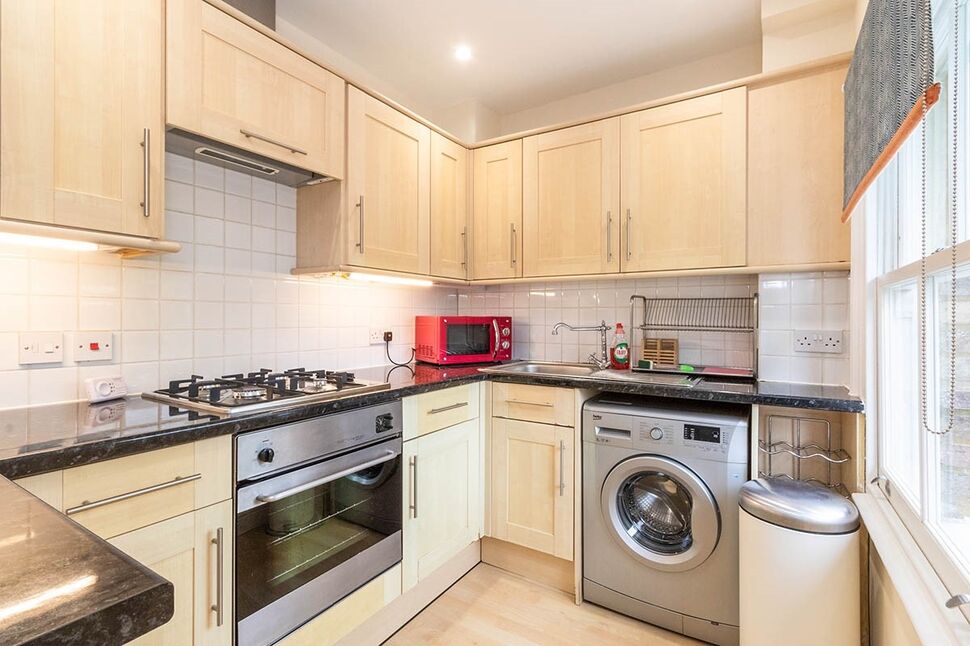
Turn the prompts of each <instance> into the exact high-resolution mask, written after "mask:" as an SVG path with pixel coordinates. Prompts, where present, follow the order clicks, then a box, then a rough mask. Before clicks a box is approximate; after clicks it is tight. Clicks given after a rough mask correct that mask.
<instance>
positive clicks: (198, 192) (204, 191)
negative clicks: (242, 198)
mask: <svg viewBox="0 0 970 646" xmlns="http://www.w3.org/2000/svg"><path fill="white" fill-rule="evenodd" d="M224 197H225V196H224V194H223V193H222V192H221V191H213V190H212V189H209V188H201V187H198V186H197V187H196V188H195V214H196V215H202V216H205V217H207V218H222V217H223V216H224V209H225V200H224Z"/></svg>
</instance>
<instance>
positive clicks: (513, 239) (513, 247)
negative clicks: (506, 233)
mask: <svg viewBox="0 0 970 646" xmlns="http://www.w3.org/2000/svg"><path fill="white" fill-rule="evenodd" d="M509 226H511V227H512V235H511V236H510V239H511V241H512V266H513V267H515V262H516V258H515V223H512V224H510V225H509Z"/></svg>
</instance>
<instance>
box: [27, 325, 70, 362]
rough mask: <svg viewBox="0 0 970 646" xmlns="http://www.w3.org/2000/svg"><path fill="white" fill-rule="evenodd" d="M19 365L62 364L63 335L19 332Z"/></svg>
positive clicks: (57, 333) (59, 333) (58, 333)
mask: <svg viewBox="0 0 970 646" xmlns="http://www.w3.org/2000/svg"><path fill="white" fill-rule="evenodd" d="M19 340H20V353H19V354H20V359H19V361H20V365H22V366H29V365H34V364H38V363H62V362H63V361H64V334H63V333H61V332H21V333H20V339H19Z"/></svg>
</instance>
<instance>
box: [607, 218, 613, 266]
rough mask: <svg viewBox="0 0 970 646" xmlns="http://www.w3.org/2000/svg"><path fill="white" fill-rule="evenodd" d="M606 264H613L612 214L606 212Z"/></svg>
mask: <svg viewBox="0 0 970 646" xmlns="http://www.w3.org/2000/svg"><path fill="white" fill-rule="evenodd" d="M606 262H607V263H611V262H613V214H612V213H611V212H610V211H607V212H606Z"/></svg>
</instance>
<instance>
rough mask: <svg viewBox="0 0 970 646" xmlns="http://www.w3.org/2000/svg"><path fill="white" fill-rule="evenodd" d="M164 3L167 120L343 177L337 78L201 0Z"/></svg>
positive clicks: (341, 100)
mask: <svg viewBox="0 0 970 646" xmlns="http://www.w3.org/2000/svg"><path fill="white" fill-rule="evenodd" d="M14 1H16V0H14ZM166 4H167V13H168V22H167V26H168V34H167V42H168V48H167V66H168V69H167V76H168V84H167V102H166V107H167V118H168V122H169V123H170V124H171V125H173V126H176V127H179V128H183V129H185V130H189V131H192V132H197V133H199V134H202V135H205V136H207V137H211V138H213V139H216V140H218V141H223V142H225V143H227V144H231V145H233V146H238V147H239V148H244V149H246V150H251V151H252V152H254V153H258V154H260V155H265V156H267V157H271V158H273V159H278V160H280V161H282V162H286V163H288V164H292V165H293V166H298V167H300V168H306V169H309V170H313V171H316V172H318V173H322V174H324V175H329V176H330V177H336V178H342V177H343V176H344V162H343V157H344V88H345V83H344V81H343V79H341V78H340V77H338V76H336V75H335V74H331V73H330V72H328V71H327V70H325V69H323V68H322V67H320V66H319V65H316V64H315V63H312V62H311V61H309V60H307V59H306V58H304V57H302V56H300V55H299V54H297V53H296V52H294V51H292V50H290V49H288V48H286V47H285V46H283V45H281V44H279V43H277V42H276V41H274V40H273V39H271V38H270V37H268V36H265V35H263V34H261V33H260V32H258V31H257V30H255V29H253V28H252V27H249V26H248V25H245V24H243V23H242V22H240V21H238V20H236V19H235V18H233V17H232V16H230V15H228V14H226V13H225V12H223V11H221V10H219V9H217V8H216V7H213V6H212V5H210V4H208V3H206V2H203V0H167V2H166Z"/></svg>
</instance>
